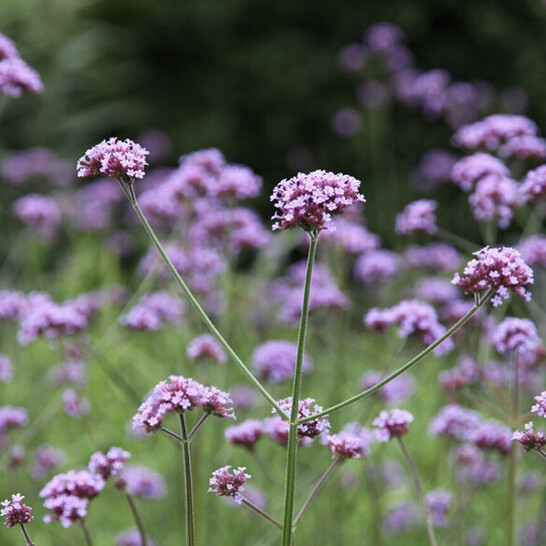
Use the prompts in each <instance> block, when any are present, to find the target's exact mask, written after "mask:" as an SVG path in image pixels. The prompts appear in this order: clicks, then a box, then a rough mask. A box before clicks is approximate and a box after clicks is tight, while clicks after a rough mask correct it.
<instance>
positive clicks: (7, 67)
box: [0, 57, 44, 98]
mask: <svg viewBox="0 0 546 546" xmlns="http://www.w3.org/2000/svg"><path fill="white" fill-rule="evenodd" d="M43 89H44V85H43V83H42V80H41V79H40V75H39V74H38V72H36V70H34V68H32V67H30V66H29V65H28V64H27V63H25V61H23V60H22V59H19V58H17V57H12V58H10V59H4V60H3V61H0V94H3V95H7V96H8V97H12V98H17V97H20V96H21V95H22V94H23V93H25V92H27V93H41V92H42V91H43Z"/></svg>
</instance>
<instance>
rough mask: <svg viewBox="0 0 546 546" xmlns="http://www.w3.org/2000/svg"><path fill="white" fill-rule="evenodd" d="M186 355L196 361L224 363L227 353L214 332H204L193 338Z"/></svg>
mask: <svg viewBox="0 0 546 546" xmlns="http://www.w3.org/2000/svg"><path fill="white" fill-rule="evenodd" d="M186 356H187V357H188V358H189V359H190V360H193V361H196V362H207V361H210V362H216V363H218V364H224V363H225V362H226V361H227V355H226V353H225V351H224V349H223V348H222V346H221V345H220V344H219V343H218V341H216V338H215V337H214V336H213V335H212V334H203V335H200V336H198V337H196V338H195V339H193V340H192V341H191V342H190V343H189V344H188V346H187V347H186Z"/></svg>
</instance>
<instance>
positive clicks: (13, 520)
mask: <svg viewBox="0 0 546 546" xmlns="http://www.w3.org/2000/svg"><path fill="white" fill-rule="evenodd" d="M24 498H25V497H24V496H23V495H21V493H16V494H15V495H12V496H11V500H10V499H6V500H3V501H2V502H1V503H0V505H1V506H2V510H0V516H2V517H4V518H6V520H5V521H4V525H5V526H6V527H14V526H15V525H25V524H26V523H30V522H31V521H32V520H33V519H34V516H33V515H32V508H31V507H30V506H28V505H26V504H25V503H24V502H23V499H24Z"/></svg>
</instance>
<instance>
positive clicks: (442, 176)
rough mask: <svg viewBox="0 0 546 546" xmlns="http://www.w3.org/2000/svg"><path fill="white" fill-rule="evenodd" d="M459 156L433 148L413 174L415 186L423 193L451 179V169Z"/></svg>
mask: <svg viewBox="0 0 546 546" xmlns="http://www.w3.org/2000/svg"><path fill="white" fill-rule="evenodd" d="M456 162H457V156H455V155H454V154H452V153H451V152H449V151H447V150H444V149H443V148H432V149H431V150H429V151H428V152H426V153H425V154H424V155H423V156H422V157H421V159H420V160H419V164H418V165H417V168H416V169H415V170H414V171H413V172H412V173H411V179H412V182H413V185H414V186H415V187H416V188H417V189H418V190H421V191H429V190H432V189H434V188H436V187H437V186H439V185H440V184H443V183H444V182H447V181H449V180H450V179H451V169H452V168H453V165H454V164H455V163H456Z"/></svg>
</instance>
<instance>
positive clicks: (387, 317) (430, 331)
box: [364, 300, 453, 355]
mask: <svg viewBox="0 0 546 546" xmlns="http://www.w3.org/2000/svg"><path fill="white" fill-rule="evenodd" d="M364 323H365V324H366V326H367V327H368V328H372V329H374V330H383V329H386V328H388V327H389V326H391V325H397V326H398V327H399V328H398V335H399V336H400V337H401V338H406V337H408V336H410V335H416V336H417V337H419V338H420V339H421V340H422V341H423V342H424V343H426V344H427V345H430V344H432V343H434V342H435V341H436V340H437V339H438V338H440V337H441V336H442V335H443V334H444V333H445V332H446V329H445V327H444V326H442V325H441V324H440V322H439V321H438V315H437V313H436V311H435V310H434V308H433V307H432V306H430V305H429V304H428V303H424V302H421V301H419V300H403V301H401V302H400V303H399V304H398V305H395V306H394V307H391V308H386V309H379V308H373V309H370V310H369V311H368V313H367V314H366V316H365V317H364ZM451 349H453V342H452V341H451V340H450V339H446V340H445V341H444V342H443V343H442V344H441V345H439V346H438V347H436V349H434V352H435V354H437V355H444V354H446V353H447V352H449V351H451Z"/></svg>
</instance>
